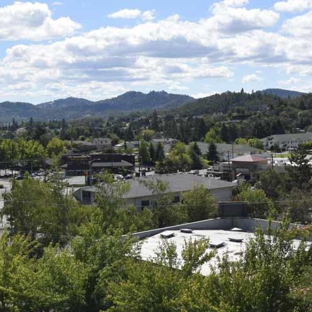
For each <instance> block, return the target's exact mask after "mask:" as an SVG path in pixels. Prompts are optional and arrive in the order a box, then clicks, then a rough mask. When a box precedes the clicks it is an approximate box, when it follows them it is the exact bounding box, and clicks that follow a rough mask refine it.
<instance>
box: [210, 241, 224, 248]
mask: <svg viewBox="0 0 312 312" xmlns="http://www.w3.org/2000/svg"><path fill="white" fill-rule="evenodd" d="M224 245H225V243H224V242H223V241H215V242H213V241H212V242H210V243H209V247H210V248H217V249H218V248H221V247H223V246H224Z"/></svg>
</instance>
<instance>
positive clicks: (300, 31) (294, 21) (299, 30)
mask: <svg viewBox="0 0 312 312" xmlns="http://www.w3.org/2000/svg"><path fill="white" fill-rule="evenodd" d="M311 19H312V11H310V12H308V13H306V14H304V15H301V16H296V17H294V18H291V19H289V20H286V21H285V22H284V24H283V26H282V29H283V31H285V32H287V33H289V34H292V35H294V36H304V37H310V36H311V35H312V24H311Z"/></svg>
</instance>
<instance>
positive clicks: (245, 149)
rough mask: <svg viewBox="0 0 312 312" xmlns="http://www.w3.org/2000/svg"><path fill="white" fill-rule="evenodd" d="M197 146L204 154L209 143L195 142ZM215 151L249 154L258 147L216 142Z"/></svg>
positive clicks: (256, 150)
mask: <svg viewBox="0 0 312 312" xmlns="http://www.w3.org/2000/svg"><path fill="white" fill-rule="evenodd" d="M196 144H197V146H198V147H199V149H200V150H201V152H202V154H206V153H207V152H208V149H209V145H210V144H209V143H203V142H196ZM216 147H217V151H218V153H220V154H225V153H228V152H229V153H230V156H231V155H232V152H233V154H242V155H243V154H250V153H257V152H258V150H259V149H256V148H254V147H251V146H249V145H246V144H226V143H216Z"/></svg>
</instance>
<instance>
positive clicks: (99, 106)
mask: <svg viewBox="0 0 312 312" xmlns="http://www.w3.org/2000/svg"><path fill="white" fill-rule="evenodd" d="M256 93H257V94H262V95H263V96H264V97H265V103H264V101H263V99H262V98H261V97H260V96H257V97H254V96H252V95H249V94H248V93H244V96H239V95H240V94H241V93H232V92H225V93H222V94H215V95H212V96H209V97H206V98H202V99H198V100H195V99H194V98H192V97H190V96H188V95H180V94H170V93H167V92H165V91H161V92H156V91H151V92H149V93H147V94H145V93H142V92H135V91H130V92H127V93H124V94H122V95H120V96H117V97H115V98H112V99H106V100H101V101H89V100H86V99H82V98H74V97H69V98H66V99H59V100H55V101H51V102H46V103H42V104H38V105H33V104H30V103H23V102H2V103H0V123H4V122H10V121H12V119H13V118H14V119H15V120H17V121H21V120H25V121H27V120H29V119H30V118H31V117H32V118H33V119H35V120H37V121H44V120H52V119H58V120H60V119H63V118H65V119H67V120H68V119H77V118H83V117H87V116H108V115H114V114H121V113H129V112H131V111H142V112H144V111H151V110H154V109H157V110H164V109H170V110H172V112H173V113H176V114H180V113H182V114H189V115H200V114H212V113H218V112H225V111H228V110H232V109H236V107H240V108H246V109H248V110H250V109H251V110H262V109H264V108H265V106H267V105H268V104H269V103H270V102H275V101H276V99H274V96H277V97H281V98H295V97H300V96H301V95H303V93H300V92H296V91H289V90H282V89H266V90H263V91H260V92H256ZM273 104H274V103H273Z"/></svg>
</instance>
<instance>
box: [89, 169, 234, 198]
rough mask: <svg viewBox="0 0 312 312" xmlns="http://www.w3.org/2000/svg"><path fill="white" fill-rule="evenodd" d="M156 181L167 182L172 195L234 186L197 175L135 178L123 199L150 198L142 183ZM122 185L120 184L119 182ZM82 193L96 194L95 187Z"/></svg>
mask: <svg viewBox="0 0 312 312" xmlns="http://www.w3.org/2000/svg"><path fill="white" fill-rule="evenodd" d="M158 180H160V181H163V182H167V183H168V188H169V190H170V191H171V192H173V193H180V192H187V191H189V190H191V189H192V188H193V187H194V186H201V185H203V186H204V187H205V188H207V189H209V190H213V189H220V188H233V187H234V186H235V185H234V184H233V183H231V182H227V181H223V180H219V179H214V178H206V177H200V176H197V175H192V174H186V173H175V174H163V175H157V174H155V175H153V176H146V177H140V178H135V179H133V180H128V181H127V183H130V190H129V192H128V193H126V194H125V195H124V196H123V197H124V198H129V199H130V198H140V197H145V196H152V195H153V191H152V190H150V189H148V187H147V186H146V185H145V184H144V182H145V181H146V182H157V181H158ZM121 183H122V182H121ZM83 190H84V191H88V192H97V188H96V187H91V188H84V189H83Z"/></svg>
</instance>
